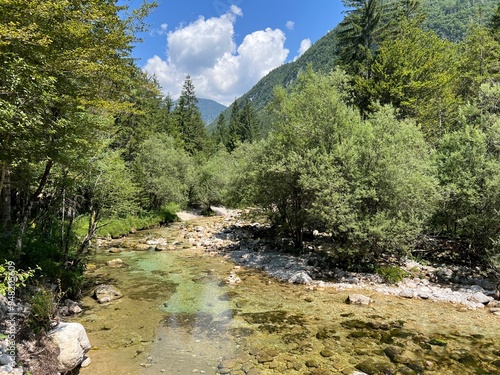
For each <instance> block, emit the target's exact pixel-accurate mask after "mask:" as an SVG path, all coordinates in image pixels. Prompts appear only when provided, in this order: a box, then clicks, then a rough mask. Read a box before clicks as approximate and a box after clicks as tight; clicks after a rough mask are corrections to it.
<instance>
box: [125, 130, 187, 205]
mask: <svg viewBox="0 0 500 375" xmlns="http://www.w3.org/2000/svg"><path fill="white" fill-rule="evenodd" d="M134 166H135V170H136V175H137V180H138V182H139V184H140V185H141V187H142V189H143V191H144V199H145V200H146V201H147V206H148V207H149V208H153V209H158V208H160V207H162V206H163V205H165V204H167V203H169V202H176V203H178V204H180V205H184V204H186V203H187V202H188V201H189V190H190V186H191V181H192V178H193V166H192V160H191V158H190V156H189V155H188V154H187V153H186V152H185V151H184V150H183V149H179V148H178V147H176V143H175V141H174V139H173V138H171V137H168V136H166V135H161V134H159V135H156V136H153V137H150V138H148V139H146V140H145V141H144V142H143V143H142V145H141V146H140V147H139V151H138V154H137V156H136V159H135V163H134Z"/></svg>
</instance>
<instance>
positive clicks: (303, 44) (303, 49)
mask: <svg viewBox="0 0 500 375" xmlns="http://www.w3.org/2000/svg"><path fill="white" fill-rule="evenodd" d="M311 45H312V43H311V39H309V38H307V39H303V40H302V42H300V48H299V50H298V51H297V52H298V53H299V54H298V55H297V56H295V58H294V59H293V61H295V60H297V59H298V58H299V57H300V56H302V55H303V54H304V53H305V52H306V51H307V50H308V49H309V48H311Z"/></svg>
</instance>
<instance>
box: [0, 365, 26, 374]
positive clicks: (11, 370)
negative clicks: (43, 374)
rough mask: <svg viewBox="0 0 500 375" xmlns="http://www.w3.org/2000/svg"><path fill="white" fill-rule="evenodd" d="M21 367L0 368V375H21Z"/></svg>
mask: <svg viewBox="0 0 500 375" xmlns="http://www.w3.org/2000/svg"><path fill="white" fill-rule="evenodd" d="M23 373H24V371H23V369H22V367H12V366H10V365H5V366H0V375H23Z"/></svg>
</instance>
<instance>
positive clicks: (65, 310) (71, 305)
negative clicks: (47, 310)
mask: <svg viewBox="0 0 500 375" xmlns="http://www.w3.org/2000/svg"><path fill="white" fill-rule="evenodd" d="M60 312H61V314H62V315H65V316H67V315H76V314H80V313H81V312H82V308H81V307H80V306H79V305H78V303H77V302H75V301H72V300H70V299H67V300H66V301H64V306H63V307H62V308H61V309H60Z"/></svg>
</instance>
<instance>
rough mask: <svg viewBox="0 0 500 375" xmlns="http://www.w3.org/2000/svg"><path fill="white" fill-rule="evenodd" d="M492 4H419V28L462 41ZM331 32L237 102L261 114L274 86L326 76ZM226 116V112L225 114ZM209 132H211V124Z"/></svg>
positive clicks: (332, 59) (451, 0)
mask: <svg viewBox="0 0 500 375" xmlns="http://www.w3.org/2000/svg"><path fill="white" fill-rule="evenodd" d="M496 4H497V2H496V1H495V0H483V1H475V0H422V2H421V7H422V10H423V13H424V14H425V15H426V18H425V21H424V23H423V25H422V26H423V28H424V29H427V30H433V31H435V32H436V33H437V34H438V35H439V36H441V37H442V38H445V39H448V40H450V41H460V40H462V39H463V38H464V36H465V34H466V31H467V29H468V27H469V25H470V24H471V23H472V22H476V21H477V20H480V23H484V22H486V21H485V20H487V19H488V18H489V17H490V16H491V14H492V12H493V9H494V7H495V5H496ZM337 28H338V27H336V28H334V29H333V30H331V31H330V32H328V33H327V34H326V35H325V36H323V37H322V38H321V39H319V40H318V41H317V42H316V43H314V44H313V45H312V46H311V48H310V49H309V50H308V51H306V52H305V53H304V54H303V55H302V56H301V57H300V58H298V59H297V60H296V61H293V62H290V63H287V64H284V65H281V66H280V67H278V68H276V69H274V70H272V71H271V72H270V73H269V74H267V75H266V76H265V77H264V78H262V79H261V80H260V81H259V82H258V83H257V84H256V85H255V86H254V87H252V88H251V89H250V90H249V91H248V92H247V93H245V94H244V95H243V96H242V97H241V98H240V99H239V100H238V102H240V103H242V102H244V101H245V100H246V99H247V98H248V99H250V100H251V101H252V103H253V105H254V108H255V109H256V110H257V111H260V110H262V109H263V108H264V107H265V105H266V104H267V103H269V101H270V100H271V98H272V96H273V89H274V87H276V86H284V87H287V86H289V85H290V83H291V82H292V81H294V80H295V79H296V78H297V74H298V73H299V72H300V71H302V70H304V69H305V68H306V67H307V66H308V65H309V64H311V66H312V68H313V70H314V71H317V72H328V71H330V70H332V68H333V67H334V66H335V64H336V62H337V56H336V43H337V41H336V30H337ZM225 115H227V116H229V110H226V111H225ZM209 129H215V124H212V125H211V126H210V128H209Z"/></svg>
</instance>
